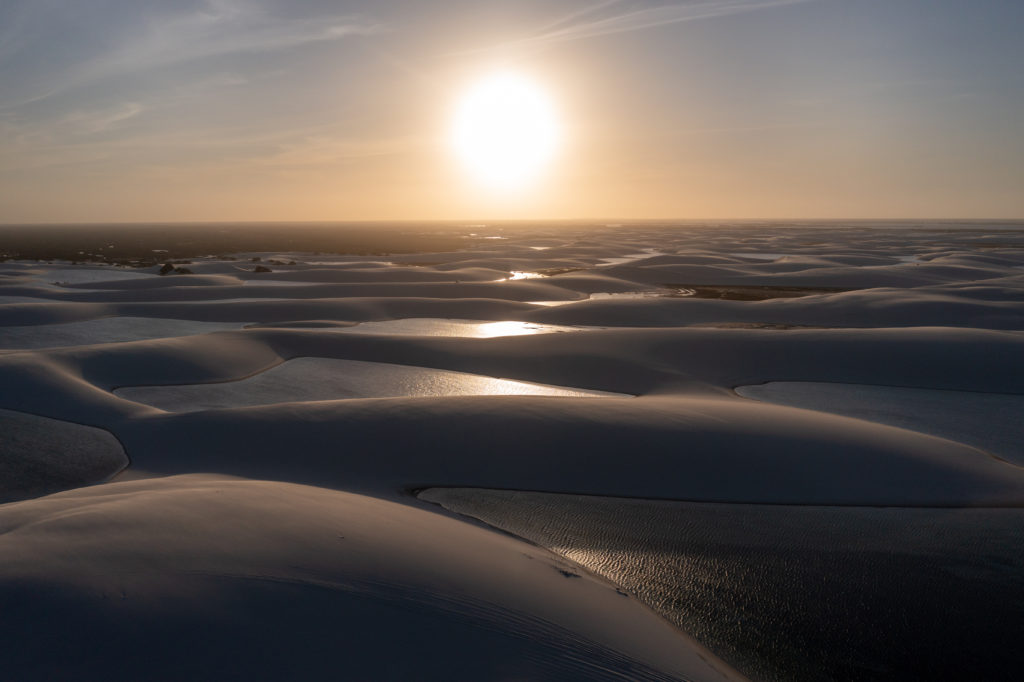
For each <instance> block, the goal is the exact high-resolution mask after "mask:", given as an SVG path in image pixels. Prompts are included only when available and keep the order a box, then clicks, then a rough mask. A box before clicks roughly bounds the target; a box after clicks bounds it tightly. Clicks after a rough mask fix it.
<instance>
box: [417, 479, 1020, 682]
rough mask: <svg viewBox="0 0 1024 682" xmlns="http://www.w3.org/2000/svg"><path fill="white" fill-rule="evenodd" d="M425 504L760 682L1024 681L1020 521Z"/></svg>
mask: <svg viewBox="0 0 1024 682" xmlns="http://www.w3.org/2000/svg"><path fill="white" fill-rule="evenodd" d="M738 475H742V473H741V472H740V473H738ZM421 497H422V498H423V499H427V500H429V501H433V502H437V503H439V504H441V505H443V506H444V507H446V508H448V509H450V510H453V511H456V512H458V513H461V514H465V515H468V516H472V517H475V518H478V519H480V520H482V521H484V522H486V523H488V524H490V525H492V526H495V527H497V528H500V529H502V530H505V531H507V532H511V533H514V534H516V535H519V536H521V537H524V538H526V539H527V540H530V541H532V542H535V543H537V544H539V545H541V546H544V547H547V548H549V549H551V550H553V551H555V552H556V553H558V554H561V555H563V556H565V557H567V558H570V559H572V560H574V561H576V562H578V563H580V564H581V565H583V566H584V567H586V568H587V569H589V570H591V571H593V572H595V573H598V574H600V575H603V576H605V577H606V578H608V579H610V580H611V581H612V582H614V583H615V584H617V585H618V586H619V587H620V588H621V589H624V590H626V591H628V592H630V593H632V594H634V595H635V596H636V597H637V598H639V599H641V600H643V601H644V602H646V603H647V604H648V605H650V606H651V607H652V608H654V609H655V610H657V611H658V612H659V613H661V614H662V615H664V616H665V617H666V618H667V619H668V620H670V621H671V622H673V623H674V624H676V625H677V626H679V627H680V628H681V629H683V630H684V631H686V632H688V633H690V634H691V635H693V636H694V637H696V638H697V639H698V640H700V641H701V642H702V643H703V644H705V645H706V646H708V648H710V649H711V650H712V651H714V652H715V653H716V654H718V655H719V656H721V657H722V658H724V659H725V660H726V661H727V662H729V663H731V664H732V665H734V666H735V667H737V668H738V669H739V670H740V671H741V672H743V673H745V674H747V675H749V676H750V677H751V678H752V679H754V680H785V681H790V680H792V681H796V680H801V681H802V680H814V681H818V680H837V681H838V680H892V681H897V680H900V681H902V680H966V679H977V680H982V679H983V680H1017V679H1020V675H1021V669H1022V666H1024V654H1022V653H1021V650H1020V647H1019V635H1020V633H1021V632H1024V549H1022V548H1024V511H1022V510H1014V509H986V510H971V509H920V508H919V509H907V508H863V507H846V508H839V507H794V506H766V505H743V504H702V503H686V502H657V501H646V500H629V499H621V498H601V497H588V496H577V495H557V494H550V493H529V492H514V491H495V490H469V489H432V490H427V491H424V492H423V493H421Z"/></svg>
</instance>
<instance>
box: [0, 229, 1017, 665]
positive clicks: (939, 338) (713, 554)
mask: <svg viewBox="0 0 1024 682" xmlns="http://www.w3.org/2000/svg"><path fill="white" fill-rule="evenodd" d="M339 229H340V228H339ZM402 229H407V230H409V240H408V243H409V244H410V245H412V246H411V247H410V248H413V247H414V248H415V249H416V251H417V252H415V253H396V252H391V253H388V254H387V255H382V254H381V253H374V254H372V255H362V254H358V253H343V252H339V253H319V254H312V253H308V252H291V251H278V252H250V251H248V249H249V248H252V247H250V246H248V245H247V244H246V243H244V239H241V238H240V239H241V241H240V242H239V244H238V245H237V253H234V254H229V255H225V256H216V257H214V256H207V255H202V254H203V253H204V251H203V247H204V244H203V242H202V239H203V237H202V234H201V232H196V231H195V230H192V232H189V239H188V240H187V241H188V243H189V244H192V247H191V248H194V249H195V251H194V252H185V251H180V252H179V251H178V250H176V249H178V248H179V245H178V241H176V240H175V239H174V234H173V230H172V231H171V232H169V233H167V235H166V236H165V237H163V238H166V239H167V240H168V243H166V244H165V243H156V242H154V243H149V242H147V241H146V240H145V239H144V240H141V241H140V244H142V246H144V247H145V249H146V250H145V253H140V254H139V255H138V257H137V258H135V257H133V256H132V255H131V254H128V255H124V254H122V256H124V258H123V260H124V262H134V263H135V266H136V267H123V266H115V265H110V264H105V263H102V262H93V263H90V264H84V265H83V264H79V265H72V264H71V263H67V262H59V261H58V262H46V261H45V260H41V261H28V260H18V259H17V258H14V259H11V260H8V261H6V262H0V474H3V475H2V476H0V478H2V479H3V480H2V481H0V503H6V504H0V545H2V547H0V549H2V551H3V556H4V557H5V561H4V562H3V566H0V608H2V609H3V612H4V614H5V616H6V617H5V619H4V625H3V629H4V631H3V637H4V641H5V643H6V645H7V648H8V651H9V654H8V655H5V658H4V666H5V668H4V669H5V674H6V675H8V676H10V677H11V678H12V679H92V678H100V677H102V678H104V679H111V680H136V679H142V678H147V679H152V678H161V679H200V678H206V679H228V678H236V679H281V680H284V679H328V678H329V679H338V678H339V677H342V678H346V679H393V680H400V679H401V680H405V679H438V680H449V679H551V680H567V679H579V680H601V679H609V680H610V679H658V680H662V679H685V680H723V679H735V680H740V679H755V680H762V679H763V680H768V679H771V680H794V681H796V680H821V679H834V680H862V679H863V680H867V679H870V680H879V679H881V680H906V679H967V678H971V677H975V678H978V679H991V680H1011V679H1019V677H1020V670H1021V667H1022V663H1021V661H1020V659H1019V656H1017V655H1016V654H1015V651H1016V648H1017V647H1016V646H1015V643H1014V642H1013V641H1012V637H1013V635H1014V634H1015V633H1017V632H1019V631H1021V630H1022V629H1024V615H1022V614H1024V597H1022V595H1024V585H1022V584H1021V576H1022V575H1024V563H1022V558H1021V557H1022V555H1021V552H1020V550H1019V547H1020V546H1021V540H1024V538H1021V537H1020V529H1021V528H1024V469H1022V466H1021V465H1022V463H1024V450H1022V446H1021V443H1024V432H1022V431H1021V430H1020V426H1019V424H1018V422H1019V419H1017V416H1016V415H1017V414H1018V413H1019V412H1020V411H1021V409H1022V408H1024V402H1022V400H1024V226H1022V225H1011V224H988V223H974V224H924V225H907V224H882V223H861V224H849V225H841V224H817V225H812V224H802V225H759V224H730V225H698V224H679V225H654V224H640V225H626V226H615V227H606V226H601V225H557V224H544V225H533V226H527V225H499V226H493V227H480V226H474V227H473V228H472V229H471V230H470V229H464V228H455V227H453V228H450V229H447V230H445V229H441V228H439V227H438V226H436V225H433V226H428V227H424V228H417V227H415V226H412V227H403V228H402ZM146 234H147V235H148V236H147V237H146V239H148V240H159V239H160V238H162V237H161V235H159V234H156V233H153V232H149V233H146ZM234 234H241V233H238V232H235V233H234ZM389 234H390V233H389ZM398 234H399V233H398V232H396V233H395V234H390V236H389V239H390V240H391V241H389V244H391V243H393V242H394V239H397V237H396V235H398ZM342 236H343V235H342ZM2 238H4V233H3V231H2V230H0V240H2ZM339 239H341V238H339V237H338V236H337V235H334V236H332V241H331V243H332V244H337V243H339ZM341 241H344V240H343V239H341ZM106 243H107V242H104V245H106ZM261 243H265V242H261ZM0 244H2V241H0ZM433 245H436V246H433ZM140 248H141V247H140ZM264 248H265V247H264ZM313 248H318V247H313ZM328 248H331V247H328V246H324V247H323V249H321V250H326V249H328ZM13 250H14V249H12V248H10V247H5V248H4V249H3V252H5V253H11V252H12V251H13ZM154 250H155V251H156V252H158V253H161V254H167V258H168V259H171V258H173V259H174V260H175V262H174V263H172V264H171V265H172V267H171V268H162V267H161V265H162V264H160V263H155V262H154V261H153V255H152V253H153V252H154ZM342 250H343V249H342ZM205 252H206V253H211V252H212V253H221V252H222V247H221V246H218V248H217V250H213V249H212V248H211V249H209V250H207V251H205ZM37 255H39V256H40V257H42V258H45V254H41V255H40V254H37ZM97 258H98V259H99V257H97ZM133 258H134V260H133ZM99 260H102V259H99ZM185 260H188V261H189V262H188V263H184V262H182V261H185ZM175 268H177V269H175ZM161 270H163V271H164V272H165V273H167V274H159V273H160V271H161ZM184 270H187V271H188V272H187V273H186V272H184ZM952 614H955V617H954V616H953V615H952ZM897 641H898V642H900V645H899V646H894V645H893V642H897ZM53 642H61V643H62V644H61V646H60V647H54V646H52V643H53ZM965 651H969V652H971V654H970V655H969V656H968V655H966V654H963V652H965ZM55 652H56V653H55Z"/></svg>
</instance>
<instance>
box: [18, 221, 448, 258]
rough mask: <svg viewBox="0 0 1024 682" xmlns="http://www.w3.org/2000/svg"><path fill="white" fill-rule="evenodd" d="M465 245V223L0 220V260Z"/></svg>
mask: <svg viewBox="0 0 1024 682" xmlns="http://www.w3.org/2000/svg"><path fill="white" fill-rule="evenodd" d="M464 246H466V236H465V232H464V230H462V229H460V228H455V227H450V226H438V225H433V226H432V225H424V224H417V225H405V224H381V225H365V224H364V225H352V224H329V223H315V224H312V223H308V224H297V225H296V224H284V223H281V224H274V223H255V224H253V223H206V224H202V223H191V224H176V225H175V224H169V225H157V224H134V225H129V224H121V225H0V261H4V260H10V259H19V260H64V261H73V262H79V263H110V264H116V265H123V266H128V267H150V266H154V265H160V264H163V263H168V262H170V263H175V262H179V261H181V260H182V259H187V258H196V257H201V256H208V255H223V254H229V253H241V252H251V251H261V252H266V251H271V252H273V251H282V252H287V251H303V252H319V253H336V254H337V253H348V254H360V255H387V254H392V253H416V252H423V251H449V250H453V249H458V248H462V247H464Z"/></svg>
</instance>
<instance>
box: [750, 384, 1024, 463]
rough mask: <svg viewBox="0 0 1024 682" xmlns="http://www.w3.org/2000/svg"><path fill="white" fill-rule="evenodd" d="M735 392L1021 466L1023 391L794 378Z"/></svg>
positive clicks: (1023, 433) (1023, 452)
mask: <svg viewBox="0 0 1024 682" xmlns="http://www.w3.org/2000/svg"><path fill="white" fill-rule="evenodd" d="M736 392H737V393H738V394H740V395H741V396H743V397H745V398H753V399H754V400H762V401H766V402H770V403H775V404H779V405H790V406H792V407H801V408H804V409H809V410H820V411H822V412H830V413H833V414H841V415H845V416H848V417H857V418H858V419H866V420H869V421H873V422H878V423H881V424H889V425H891V426H899V427H901V428H905V429H911V430H913V431H920V432H922V433H929V434H932V435H935V436H939V437H941V438H948V439H950V440H955V441H958V442H960V443H966V444H968V445H973V446H975V447H977V448H980V449H982V450H985V451H987V452H990V453H992V454H993V455H996V456H998V457H1002V458H1004V459H1006V460H1008V461H1011V462H1013V463H1014V464H1018V465H1021V466H1024V425H1022V424H1021V423H1020V420H1019V417H1020V415H1022V414H1024V395H1009V394H1001V393H978V392H967V393H965V392H962V391H937V390H934V389H922V388H897V387H893V386H866V385H863V384H830V383H814V382H799V381H793V382H787V381H773V382H769V383H767V384H759V385H756V386H740V387H738V388H737V389H736Z"/></svg>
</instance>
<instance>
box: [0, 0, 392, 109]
mask: <svg viewBox="0 0 1024 682" xmlns="http://www.w3.org/2000/svg"><path fill="white" fill-rule="evenodd" d="M40 11H44V12H45V11H48V10H45V9H44V10H40ZM20 21H24V20H20ZM39 23H45V21H43V22H39ZM384 31H385V27H384V26H383V25H381V24H380V23H378V22H375V21H372V20H369V19H367V18H365V17H362V16H355V15H348V14H337V15H324V14H320V15H315V16H304V17H296V16H294V13H288V12H286V13H284V14H283V15H282V14H275V13H273V12H271V11H268V10H267V9H265V8H264V7H262V6H260V5H257V4H255V3H254V2H252V1H251V0H203V1H202V2H201V3H200V4H199V5H198V6H197V7H193V8H191V9H189V10H182V11H178V12H176V13H172V14H169V15H168V14H162V15H159V16H156V15H154V16H147V15H146V14H145V13H143V14H142V16H141V17H137V18H136V20H135V21H129V22H126V23H124V24H120V25H116V26H112V27H110V28H109V29H108V30H107V31H105V32H104V33H102V39H96V40H95V44H94V45H92V46H91V50H88V52H90V54H88V55H87V56H86V58H84V59H80V60H79V61H77V62H75V63H70V64H66V65H63V68H61V66H60V65H59V64H58V67H57V70H56V72H55V73H53V75H52V77H50V78H47V79H44V80H43V81H42V82H40V83H36V84H35V87H34V91H32V92H29V93H27V94H26V95H25V96H23V97H22V98H20V99H17V98H14V99H9V100H8V101H7V102H6V103H4V104H3V105H2V106H0V109H10V108H11V107H14V106H20V105H24V104H29V103H32V102H36V101H39V100H42V99H46V98H48V97H52V96H53V95H55V94H58V93H60V92H63V91H65V90H67V89H69V88H72V87H80V86H82V85H87V84H91V83H94V82H96V81H99V80H103V79H106V78H110V77H118V76H123V75H127V74H133V73H144V72H146V71H150V70H153V69H159V68H163V67H168V66H172V65H174V64H179V63H183V62H191V61H197V60H203V59H210V58H214V57H220V56H226V55H231V54H239V53H262V52H274V51H281V50H287V49H289V48H294V47H299V46H302V45H306V44H311V43H317V42H327V41H335V40H340V39H343V38H347V37H351V36H369V35H374V34H378V33H382V32H384ZM0 42H2V44H0V54H3V53H5V52H12V51H15V50H18V49H26V47H25V46H29V45H31V43H30V42H28V41H25V40H20V39H19V40H14V39H13V38H9V39H8V40H4V41H0Z"/></svg>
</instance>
